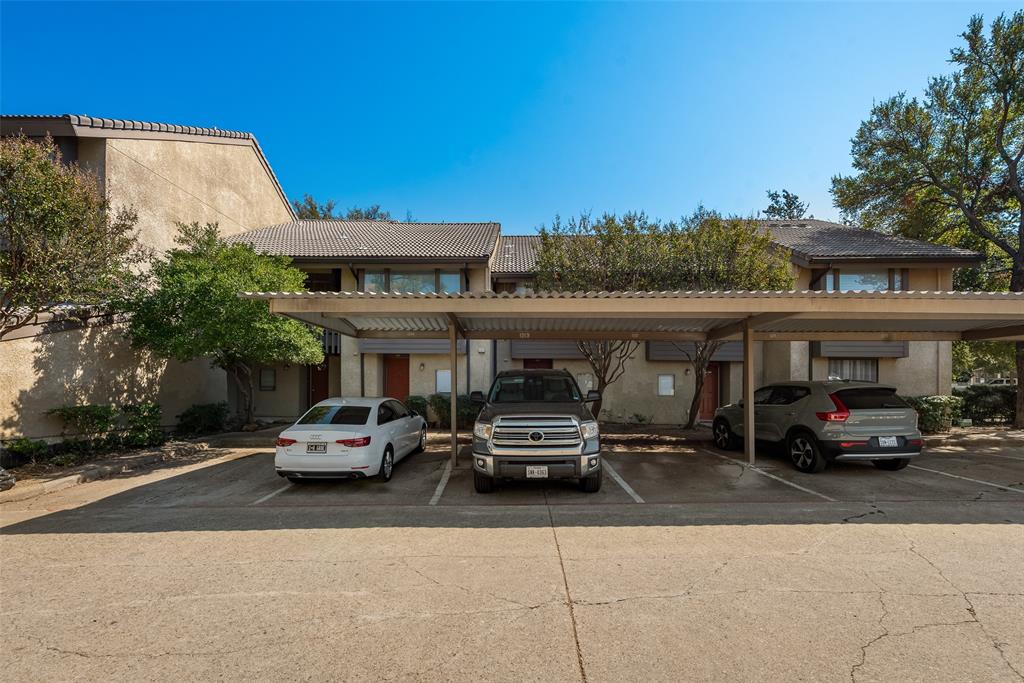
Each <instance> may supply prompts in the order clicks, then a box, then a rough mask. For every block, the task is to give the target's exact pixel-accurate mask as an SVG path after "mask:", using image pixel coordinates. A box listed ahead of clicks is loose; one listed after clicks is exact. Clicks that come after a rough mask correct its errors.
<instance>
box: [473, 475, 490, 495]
mask: <svg viewBox="0 0 1024 683" xmlns="http://www.w3.org/2000/svg"><path fill="white" fill-rule="evenodd" d="M473 488H474V489H476V492H477V493H490V492H492V491H493V490H494V479H493V478H492V477H488V476H487V475H486V474H480V473H479V472H476V471H474V472H473Z"/></svg>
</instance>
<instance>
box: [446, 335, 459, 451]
mask: <svg viewBox="0 0 1024 683" xmlns="http://www.w3.org/2000/svg"><path fill="white" fill-rule="evenodd" d="M456 332H457V330H456V329H455V323H454V321H452V322H449V323H448V362H449V363H450V364H451V380H452V382H451V387H449V389H451V391H450V392H449V397H450V401H451V411H452V414H451V423H452V467H455V466H456V465H458V464H459V432H458V428H459V427H458V419H457V418H458V416H459V414H458V410H456V408H457V407H458V396H459V340H458V338H457V337H456V336H455V334H456Z"/></svg>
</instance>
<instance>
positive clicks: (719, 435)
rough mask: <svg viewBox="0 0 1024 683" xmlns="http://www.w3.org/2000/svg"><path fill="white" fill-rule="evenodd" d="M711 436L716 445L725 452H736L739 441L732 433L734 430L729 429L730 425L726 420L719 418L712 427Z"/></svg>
mask: <svg viewBox="0 0 1024 683" xmlns="http://www.w3.org/2000/svg"><path fill="white" fill-rule="evenodd" d="M711 435H712V436H713V437H714V439H715V445H716V446H717V447H719V448H721V449H722V450H723V451H732V450H736V444H737V442H738V441H739V439H737V438H736V435H735V434H733V433H732V428H731V427H729V423H728V422H726V421H725V419H724V418H721V417H720V418H718V419H717V420H715V422H714V424H713V425H712V426H711Z"/></svg>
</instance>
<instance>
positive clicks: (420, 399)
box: [405, 396, 429, 420]
mask: <svg viewBox="0 0 1024 683" xmlns="http://www.w3.org/2000/svg"><path fill="white" fill-rule="evenodd" d="M405 405H407V406H408V407H409V410H415V411H416V412H417V413H419V414H420V415H422V416H423V419H424V420H425V419H427V407H428V405H429V404H428V403H427V397H426V396H410V397H409V398H407V399H405Z"/></svg>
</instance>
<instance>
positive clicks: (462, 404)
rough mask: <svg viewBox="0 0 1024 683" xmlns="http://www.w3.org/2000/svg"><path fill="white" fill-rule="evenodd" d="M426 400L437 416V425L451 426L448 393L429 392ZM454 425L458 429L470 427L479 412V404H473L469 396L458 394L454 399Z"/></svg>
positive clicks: (443, 427)
mask: <svg viewBox="0 0 1024 683" xmlns="http://www.w3.org/2000/svg"><path fill="white" fill-rule="evenodd" d="M427 401H429V403H430V409H431V411H433V413H434V416H435V417H436V418H437V425H438V427H440V428H441V429H450V428H451V424H452V423H451V415H452V410H451V398H450V397H449V395H448V394H431V395H430V396H429V397H428V398H427ZM455 411H456V425H457V426H458V428H459V429H472V428H473V422H474V421H476V416H477V415H479V414H480V406H477V405H474V404H473V403H472V401H470V400H469V396H466V395H464V394H459V395H458V396H457V397H456V399H455Z"/></svg>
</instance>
